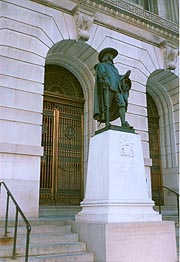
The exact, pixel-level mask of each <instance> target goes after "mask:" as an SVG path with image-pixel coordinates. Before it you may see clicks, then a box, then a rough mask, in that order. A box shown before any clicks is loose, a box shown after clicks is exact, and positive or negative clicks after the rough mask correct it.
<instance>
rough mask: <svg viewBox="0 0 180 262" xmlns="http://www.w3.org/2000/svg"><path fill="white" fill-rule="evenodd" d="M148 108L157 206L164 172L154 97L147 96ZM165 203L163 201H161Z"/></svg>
mask: <svg viewBox="0 0 180 262" xmlns="http://www.w3.org/2000/svg"><path fill="white" fill-rule="evenodd" d="M147 106H148V107H147V108H148V126H149V143H150V158H151V159H152V167H151V184H152V199H153V200H154V201H155V204H156V205H157V204H158V203H159V194H158V192H159V187H161V186H162V170H161V153H160V137H159V115H158V110H157V107H156V104H155V103H154V100H153V99H152V97H151V96H150V95H149V94H147ZM161 203H163V199H161Z"/></svg>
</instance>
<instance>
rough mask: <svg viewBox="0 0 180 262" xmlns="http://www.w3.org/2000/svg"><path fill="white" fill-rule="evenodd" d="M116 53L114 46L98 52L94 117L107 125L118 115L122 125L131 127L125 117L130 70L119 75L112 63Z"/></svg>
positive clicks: (129, 85)
mask: <svg viewBox="0 0 180 262" xmlns="http://www.w3.org/2000/svg"><path fill="white" fill-rule="evenodd" d="M117 55H118V52H117V50H116V49H114V48H105V49H103V50H102V51H101V52H100V53H99V56H98V59H99V62H100V63H99V64H97V65H96V66H95V70H96V80H95V90H94V92H95V93H94V119H96V120H97V121H99V122H102V123H104V122H105V123H106V126H109V125H110V124H109V122H110V121H113V120H115V119H117V118H118V117H120V119H121V126H122V127H127V128H132V127H131V126H130V125H129V123H128V122H127V121H126V119H125V113H126V111H127V106H128V97H129V90H130V88H131V80H130V79H129V75H130V73H131V71H130V70H128V71H127V72H126V74H124V75H119V72H118V69H117V68H116V67H115V66H114V63H113V59H114V58H115V57H116V56H117Z"/></svg>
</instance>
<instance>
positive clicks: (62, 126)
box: [40, 95, 83, 205]
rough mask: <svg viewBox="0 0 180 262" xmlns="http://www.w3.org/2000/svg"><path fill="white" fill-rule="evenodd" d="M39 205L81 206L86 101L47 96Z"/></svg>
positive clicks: (45, 100) (44, 113)
mask: <svg viewBox="0 0 180 262" xmlns="http://www.w3.org/2000/svg"><path fill="white" fill-rule="evenodd" d="M42 145H43V147H44V156H43V157H42V161H41V180H40V203H41V204H43V203H44V204H48V202H51V203H52V204H60V205H79V203H80V201H81V200H82V198H83V101H80V100H75V99H65V98H64V97H61V96H59V95H56V96H52V95H49V96H48V95H46V96H45V99H44V112H43V136H42Z"/></svg>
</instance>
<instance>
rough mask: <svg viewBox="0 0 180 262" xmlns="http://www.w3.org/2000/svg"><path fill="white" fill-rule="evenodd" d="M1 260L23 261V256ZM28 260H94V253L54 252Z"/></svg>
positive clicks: (64, 261)
mask: <svg viewBox="0 0 180 262" xmlns="http://www.w3.org/2000/svg"><path fill="white" fill-rule="evenodd" d="M0 261H1V262H13V261H15V262H24V258H17V259H16V260H11V259H9V258H3V259H2V260H0ZM28 262H94V255H93V254H92V253H89V252H76V253H69V254H55V255H43V256H34V257H29V259H28Z"/></svg>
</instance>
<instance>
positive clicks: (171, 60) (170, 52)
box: [160, 41, 178, 70]
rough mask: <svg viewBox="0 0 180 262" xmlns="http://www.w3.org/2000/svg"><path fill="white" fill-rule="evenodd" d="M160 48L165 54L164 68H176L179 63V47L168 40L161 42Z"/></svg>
mask: <svg viewBox="0 0 180 262" xmlns="http://www.w3.org/2000/svg"><path fill="white" fill-rule="evenodd" d="M160 48H161V50H162V53H163V55H164V68H165V69H170V70H174V69H175V68H176V63H177V56H178V49H177V48H174V47H172V46H170V45H168V43H167V42H166V41H163V42H161V44H160Z"/></svg>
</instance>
